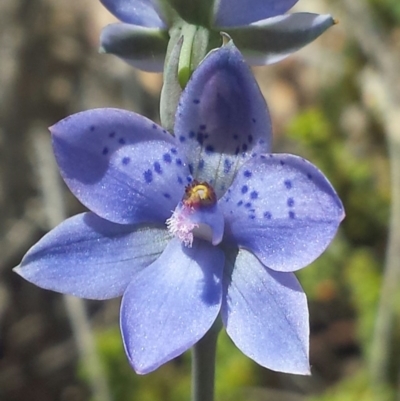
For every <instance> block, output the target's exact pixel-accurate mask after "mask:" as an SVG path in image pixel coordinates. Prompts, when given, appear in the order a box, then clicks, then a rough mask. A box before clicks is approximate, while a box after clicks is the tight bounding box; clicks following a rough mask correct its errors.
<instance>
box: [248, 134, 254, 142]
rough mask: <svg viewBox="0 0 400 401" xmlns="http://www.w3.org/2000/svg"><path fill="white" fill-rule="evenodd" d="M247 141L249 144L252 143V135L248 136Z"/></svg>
mask: <svg viewBox="0 0 400 401" xmlns="http://www.w3.org/2000/svg"><path fill="white" fill-rule="evenodd" d="M247 139H248V140H249V143H252V142H253V135H249V136H248V137H247Z"/></svg>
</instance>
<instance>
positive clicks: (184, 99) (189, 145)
mask: <svg viewBox="0 0 400 401" xmlns="http://www.w3.org/2000/svg"><path fill="white" fill-rule="evenodd" d="M270 125H271V124H270V119H269V115H268V112H267V108H266V104H265V101H264V98H263V96H262V94H261V92H260V89H259V87H258V85H257V82H256V81H255V79H254V77H253V75H252V73H251V71H250V69H249V67H248V66H247V65H246V63H245V61H244V60H243V58H242V56H241V54H240V53H239V51H238V50H237V49H236V47H235V46H234V45H233V43H232V42H229V43H228V44H227V45H225V46H223V47H221V48H219V49H217V50H215V51H212V52H211V53H210V54H209V55H208V56H207V57H206V58H205V60H204V61H203V62H202V63H201V65H200V67H199V68H197V69H196V70H195V71H194V73H193V76H192V78H191V80H190V81H189V82H188V84H187V86H186V88H185V90H184V91H183V93H182V96H181V99H180V102H179V105H178V109H177V114H176V120H175V135H176V137H177V139H178V140H179V141H180V148H181V149H182V151H183V152H185V154H186V155H187V159H188V160H190V162H191V163H192V164H191V165H190V166H189V167H190V168H191V170H192V172H193V175H194V177H195V178H197V179H198V180H200V181H207V182H208V183H210V184H211V185H213V186H214V189H215V192H216V194H217V196H218V197H219V196H221V195H222V194H223V193H224V192H225V191H226V189H227V188H228V187H229V185H230V184H231V182H232V180H233V178H234V176H235V174H236V172H237V170H238V169H239V168H240V166H241V165H242V164H243V163H244V162H245V161H246V160H248V159H249V158H250V157H251V155H252V154H253V153H254V152H267V151H268V149H269V144H270V139H271V128H270Z"/></svg>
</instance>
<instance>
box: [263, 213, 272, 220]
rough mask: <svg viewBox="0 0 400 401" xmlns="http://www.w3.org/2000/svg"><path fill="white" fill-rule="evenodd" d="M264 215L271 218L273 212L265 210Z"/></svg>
mask: <svg viewBox="0 0 400 401" xmlns="http://www.w3.org/2000/svg"><path fill="white" fill-rule="evenodd" d="M264 217H265V218H266V219H268V220H270V219H271V218H272V214H271V213H270V212H264Z"/></svg>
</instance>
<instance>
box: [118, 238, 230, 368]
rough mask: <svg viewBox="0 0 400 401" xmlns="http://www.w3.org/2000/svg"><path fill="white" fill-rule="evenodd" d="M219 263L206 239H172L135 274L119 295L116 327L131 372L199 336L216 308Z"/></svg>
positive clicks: (163, 359)
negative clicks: (187, 244)
mask: <svg viewBox="0 0 400 401" xmlns="http://www.w3.org/2000/svg"><path fill="white" fill-rule="evenodd" d="M223 265H224V254H223V252H222V251H221V250H220V249H219V248H217V247H214V246H212V245H211V244H210V243H208V242H206V241H201V240H195V242H194V244H193V247H192V248H188V247H185V246H184V245H182V244H181V243H180V242H179V241H178V240H177V239H173V240H172V241H171V242H170V244H169V245H168V246H167V248H166V249H165V251H164V253H163V254H162V255H161V256H160V258H159V259H157V261H155V262H154V263H153V264H152V265H150V266H149V267H147V268H146V269H144V270H142V271H141V272H139V273H138V274H137V275H136V276H135V278H134V280H133V281H132V283H131V284H130V285H129V287H128V289H127V291H126V292H125V294H124V297H123V299H122V306H121V331H122V336H123V340H124V344H125V350H126V353H127V355H128V358H129V361H130V363H131V364H132V366H133V368H134V369H135V371H136V372H138V373H141V374H144V373H148V372H151V371H153V370H155V369H156V368H157V367H158V366H160V365H162V364H163V363H165V362H168V361H169V360H171V359H173V358H175V357H176V356H178V355H180V354H182V353H183V352H184V351H186V350H187V349H189V348H190V347H191V346H192V345H193V344H195V343H196V342H197V341H198V340H200V338H201V337H203V336H204V334H205V333H206V332H207V331H208V329H209V328H210V327H211V325H212V324H213V322H214V321H215V319H216V317H217V315H218V313H219V310H220V306H221V296H222V285H221V276H222V268H223Z"/></svg>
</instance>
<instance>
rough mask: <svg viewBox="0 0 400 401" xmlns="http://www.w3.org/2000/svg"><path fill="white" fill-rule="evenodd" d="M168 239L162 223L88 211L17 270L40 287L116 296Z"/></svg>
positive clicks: (56, 231) (68, 223) (36, 247)
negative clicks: (124, 221)
mask: <svg viewBox="0 0 400 401" xmlns="http://www.w3.org/2000/svg"><path fill="white" fill-rule="evenodd" d="M169 239H170V236H169V235H168V232H167V231H166V230H165V229H164V228H150V227H140V226H130V225H120V224H114V223H110V222H109V221H107V220H103V219H101V218H100V217H97V216H96V215H95V214H93V213H84V214H80V215H77V216H74V217H71V218H70V219H68V220H65V221H64V222H63V223H61V224H60V225H59V226H57V227H56V228H55V229H54V230H52V231H50V232H49V233H48V234H47V235H45V236H44V237H43V238H42V239H41V240H40V241H39V242H38V243H37V244H36V245H34V246H33V247H32V248H31V249H30V250H29V251H28V253H27V254H26V255H25V257H24V258H23V260H22V262H21V264H20V265H19V266H18V267H16V268H15V271H16V272H17V273H18V274H19V275H21V276H22V277H24V278H25V279H26V280H28V281H30V282H31V283H34V284H36V285H38V286H39V287H42V288H46V289H48V290H53V291H57V292H61V293H63V294H71V295H76V296H78V297H82V298H90V299H108V298H113V297H118V296H120V295H122V293H123V292H124V291H125V289H126V287H127V286H128V284H129V283H130V281H131V280H132V277H133V275H134V274H135V273H137V272H138V271H140V270H142V269H144V268H145V267H146V266H148V265H150V264H151V263H153V262H154V260H156V259H157V257H158V256H159V255H160V254H161V253H162V251H163V250H164V248H165V247H166V245H167V243H168V241H169Z"/></svg>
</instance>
